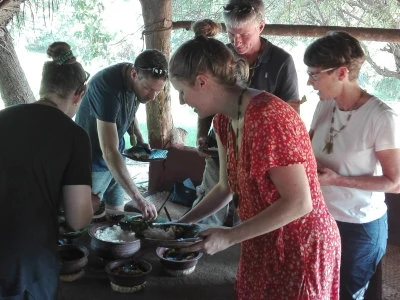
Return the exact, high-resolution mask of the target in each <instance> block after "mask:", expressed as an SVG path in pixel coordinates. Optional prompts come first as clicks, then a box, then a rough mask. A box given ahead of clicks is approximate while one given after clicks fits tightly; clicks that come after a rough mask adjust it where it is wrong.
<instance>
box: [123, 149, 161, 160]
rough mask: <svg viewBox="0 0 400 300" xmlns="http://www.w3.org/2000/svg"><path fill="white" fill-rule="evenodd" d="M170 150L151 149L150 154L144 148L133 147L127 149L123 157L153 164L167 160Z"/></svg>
mask: <svg viewBox="0 0 400 300" xmlns="http://www.w3.org/2000/svg"><path fill="white" fill-rule="evenodd" d="M167 154H168V150H164V149H151V150H150V153H148V152H146V150H145V149H144V148H143V147H136V146H135V147H132V148H129V149H125V150H124V152H123V153H122V155H123V156H125V157H128V158H130V159H132V160H136V161H143V162H151V161H157V160H164V159H166V158H167Z"/></svg>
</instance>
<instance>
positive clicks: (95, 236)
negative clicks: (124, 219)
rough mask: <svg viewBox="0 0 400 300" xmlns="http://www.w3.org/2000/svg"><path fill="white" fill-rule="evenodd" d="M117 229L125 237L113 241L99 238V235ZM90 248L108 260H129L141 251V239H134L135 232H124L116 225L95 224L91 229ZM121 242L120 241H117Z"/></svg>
mask: <svg viewBox="0 0 400 300" xmlns="http://www.w3.org/2000/svg"><path fill="white" fill-rule="evenodd" d="M115 228H116V229H117V230H118V231H121V232H123V236H119V239H113V241H106V240H105V239H104V237H103V238H99V233H100V232H103V233H104V231H105V230H111V229H115ZM89 235H90V237H91V239H90V248H91V249H92V250H93V251H94V253H95V254H96V255H97V256H99V257H101V258H104V259H106V260H115V259H119V258H128V257H131V256H132V255H133V254H135V253H136V252H137V251H139V250H140V246H141V243H140V239H137V238H136V237H134V233H133V232H128V231H123V230H122V229H121V228H120V227H119V225H117V224H115V223H108V222H107V223H99V224H94V225H93V226H92V227H91V228H90V229H89ZM117 240H119V241H117Z"/></svg>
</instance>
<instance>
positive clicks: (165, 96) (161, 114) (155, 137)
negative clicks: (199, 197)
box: [140, 0, 173, 192]
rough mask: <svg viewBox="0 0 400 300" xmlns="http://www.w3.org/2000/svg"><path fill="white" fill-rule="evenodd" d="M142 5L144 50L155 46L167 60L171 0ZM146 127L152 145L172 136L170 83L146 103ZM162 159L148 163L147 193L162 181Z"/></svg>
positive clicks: (147, 0)
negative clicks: (152, 99)
mask: <svg viewBox="0 0 400 300" xmlns="http://www.w3.org/2000/svg"><path fill="white" fill-rule="evenodd" d="M140 3H141V5H142V13H143V21H144V31H143V37H144V38H145V43H146V48H147V49H158V50H160V51H161V52H163V53H164V54H165V55H166V56H167V58H168V60H169V56H170V51H171V43H170V41H171V30H172V0H140ZM146 113H147V130H148V136H149V143H150V145H151V147H152V148H165V147H166V146H167V145H168V143H169V141H171V138H172V129H173V123H172V114H171V98H170V86H169V81H168V82H167V84H166V86H165V88H164V90H163V91H162V92H161V93H160V94H159V95H158V96H157V98H156V99H155V100H154V101H150V102H149V103H147V104H146ZM163 165H164V164H163V162H151V163H150V166H149V185H148V190H149V191H150V192H153V191H157V190H159V188H160V186H161V182H162V181H163V178H162V175H161V174H163V170H164V169H163V168H164V167H163Z"/></svg>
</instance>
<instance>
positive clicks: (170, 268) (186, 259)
mask: <svg viewBox="0 0 400 300" xmlns="http://www.w3.org/2000/svg"><path fill="white" fill-rule="evenodd" d="M156 253H157V256H158V257H159V259H160V262H161V264H162V265H163V267H164V271H165V272H166V273H167V274H168V275H171V276H182V275H189V274H191V273H193V272H194V270H195V268H196V265H197V262H198V260H199V259H200V257H201V256H202V255H203V253H202V252H193V253H189V254H188V253H186V254H184V255H183V254H180V255H170V254H169V253H171V249H170V248H165V247H158V248H157V249H156Z"/></svg>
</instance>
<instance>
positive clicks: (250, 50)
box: [196, 0, 300, 225]
mask: <svg viewBox="0 0 400 300" xmlns="http://www.w3.org/2000/svg"><path fill="white" fill-rule="evenodd" d="M223 17H224V20H225V25H226V31H227V33H228V37H229V40H230V43H229V44H228V47H229V48H230V49H231V50H232V52H233V53H234V54H235V55H237V56H239V57H242V58H244V59H246V61H247V62H248V64H249V66H250V72H249V77H248V78H243V81H244V83H243V84H244V85H247V86H249V87H250V88H255V89H259V90H265V91H267V92H269V93H271V94H274V95H276V96H278V97H279V98H281V99H282V100H284V101H286V102H288V104H289V105H291V106H292V107H293V108H294V109H295V110H296V111H297V112H298V113H300V101H299V100H298V99H299V91H298V80H297V72H296V68H295V65H294V61H293V58H292V57H291V55H290V54H289V53H287V52H286V51H285V50H283V49H281V48H279V47H277V46H275V45H274V44H272V43H271V42H269V41H268V40H267V39H265V38H263V37H261V36H260V34H261V32H262V31H263V29H264V26H265V21H264V19H265V6H264V3H263V1H262V0H229V1H228V3H227V4H226V5H225V6H224V7H223ZM212 119H213V116H211V117H207V118H204V119H199V120H198V133H197V141H198V144H199V148H200V149H203V150H206V149H207V148H210V147H215V146H216V141H215V138H214V137H213V136H214V134H213V131H212V130H211V133H210V134H208V133H209V129H210V127H211V123H212ZM218 174H219V167H218V163H217V162H215V159H214V160H212V159H208V160H207V164H206V169H205V171H204V174H203V183H202V185H201V187H200V190H201V192H202V194H203V195H205V194H206V193H207V192H208V191H209V190H211V188H212V187H213V186H214V185H215V184H216V183H217V182H216V180H217V179H218ZM199 201H201V200H197V201H196V204H197V203H198V202H199ZM224 211H226V208H222V210H221V212H218V214H215V215H213V216H211V217H208V218H206V219H204V220H202V222H203V223H206V224H210V225H222V224H225V225H230V224H231V223H232V222H234V223H235V222H237V217H236V216H234V217H233V220H232V216H229V217H228V216H227V214H226V213H224Z"/></svg>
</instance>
